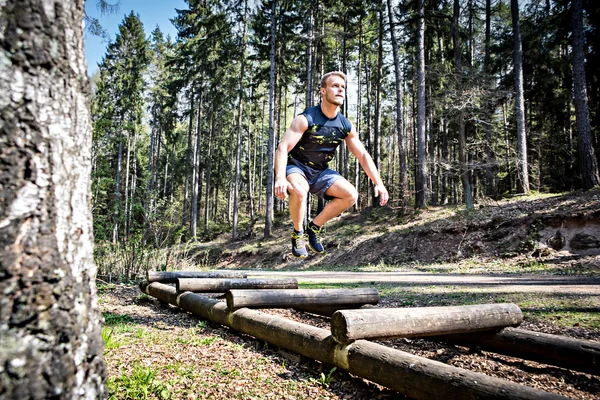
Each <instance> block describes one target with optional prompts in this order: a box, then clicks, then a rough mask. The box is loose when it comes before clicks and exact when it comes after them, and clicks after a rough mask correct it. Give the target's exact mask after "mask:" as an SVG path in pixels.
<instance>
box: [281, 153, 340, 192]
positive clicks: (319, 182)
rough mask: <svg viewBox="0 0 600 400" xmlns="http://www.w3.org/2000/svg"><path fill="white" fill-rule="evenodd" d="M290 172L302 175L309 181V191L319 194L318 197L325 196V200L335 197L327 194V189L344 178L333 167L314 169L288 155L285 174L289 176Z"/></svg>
mask: <svg viewBox="0 0 600 400" xmlns="http://www.w3.org/2000/svg"><path fill="white" fill-rule="evenodd" d="M289 174H300V175H302V176H303V177H304V178H305V179H306V181H307V182H308V187H309V192H310V193H312V194H315V195H317V197H322V198H325V200H331V199H332V198H333V197H331V196H326V195H325V192H326V191H327V189H329V188H330V187H331V185H333V184H334V183H335V181H337V180H338V179H343V177H342V176H341V175H340V174H338V173H337V172H336V171H334V170H332V169H329V168H327V169H324V170H321V169H314V168H311V167H309V166H308V165H304V164H302V163H301V162H299V161H297V160H295V159H293V158H291V157H288V160H287V167H286V169H285V176H288V175H289Z"/></svg>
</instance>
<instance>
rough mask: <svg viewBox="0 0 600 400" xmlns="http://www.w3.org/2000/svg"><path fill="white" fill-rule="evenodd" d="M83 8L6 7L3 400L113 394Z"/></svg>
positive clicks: (1, 80)
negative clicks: (93, 203) (105, 339)
mask: <svg viewBox="0 0 600 400" xmlns="http://www.w3.org/2000/svg"><path fill="white" fill-rule="evenodd" d="M83 16H84V2H83V1H82V0H75V1H51V0H46V1H41V0H31V1H27V2H23V1H16V0H8V1H3V2H1V3H0V21H2V22H1V23H0V92H1V93H3V95H1V96H0V138H1V139H0V141H1V143H2V145H1V146H0V158H1V159H2V163H0V187H2V201H0V249H1V250H0V293H2V296H0V349H1V350H0V397H1V398H6V399H41V398H48V399H50V398H61V399H98V398H105V397H106V390H105V387H104V383H105V380H106V378H105V370H104V364H103V362H102V349H103V344H102V339H101V335H100V314H99V312H98V304H97V299H96V291H95V290H96V289H95V281H94V280H95V275H96V266H95V264H94V259H93V238H92V217H91V210H90V171H91V159H90V156H91V141H92V129H91V120H90V112H89V95H90V85H89V81H88V79H87V76H86V70H87V66H86V63H85V58H84V53H83V29H82V28H83V23H82V21H83Z"/></svg>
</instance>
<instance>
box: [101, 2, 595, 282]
mask: <svg viewBox="0 0 600 400" xmlns="http://www.w3.org/2000/svg"><path fill="white" fill-rule="evenodd" d="M186 3H187V6H188V7H187V8H186V9H181V10H179V9H178V10H176V12H177V15H176V17H175V18H173V19H172V20H171V22H172V24H173V25H174V26H175V27H176V29H177V32H178V33H177V37H175V38H172V37H169V36H165V35H164V34H163V33H162V31H161V29H160V27H158V26H157V27H155V28H152V27H145V26H144V25H143V22H142V21H141V20H140V18H139V16H138V15H137V14H136V13H135V10H133V11H131V12H129V13H127V14H126V15H125V16H124V19H123V21H122V23H121V24H120V26H119V32H118V34H117V35H116V37H115V38H114V40H112V41H111V42H110V43H109V45H108V47H107V50H106V54H105V55H104V57H103V60H102V62H101V63H100V64H99V65H98V71H97V72H96V73H95V74H94V75H93V76H92V88H93V89H92V90H93V96H92V123H93V147H92V211H93V224H94V236H95V242H96V250H95V251H96V252H97V254H98V253H102V252H104V251H107V249H108V248H111V249H114V248H115V246H116V247H117V248H118V247H119V246H120V247H123V248H127V249H129V250H128V251H130V250H131V249H132V248H155V249H159V248H165V247H168V246H171V245H173V244H178V243H183V242H189V241H194V240H209V239H211V238H214V237H215V236H216V235H219V234H224V233H227V234H230V237H231V238H232V239H236V238H239V237H240V236H241V235H242V233H243V232H244V231H245V230H246V229H248V228H249V227H250V228H251V227H252V226H253V225H254V223H255V222H257V221H261V222H262V221H264V232H263V233H262V234H264V236H265V237H268V236H270V235H271V230H272V227H273V220H274V218H275V216H277V215H281V216H282V217H285V216H286V215H287V210H286V203H285V202H283V201H279V200H278V199H276V198H275V197H274V196H273V154H274V149H275V148H276V146H277V143H278V138H280V137H281V135H282V134H283V132H284V131H285V130H286V128H287V127H288V125H289V124H290V122H291V121H292V119H293V118H294V116H295V115H297V114H299V113H300V112H302V111H303V110H304V109H305V108H307V107H310V106H312V105H315V104H318V102H319V92H318V86H319V81H320V78H321V76H322V75H323V74H324V73H326V72H328V71H333V70H339V71H343V72H344V73H346V74H347V76H348V82H347V95H346V97H347V98H346V101H345V103H344V105H343V106H342V110H341V111H342V113H343V114H344V115H346V116H347V117H348V118H349V119H350V120H351V121H352V123H353V124H354V125H355V126H356V128H357V131H358V132H359V133H360V136H361V140H362V141H363V143H364V144H365V146H366V147H367V149H368V151H369V152H370V154H371V155H372V156H373V159H374V161H375V163H376V164H377V166H378V168H379V170H380V171H381V174H382V177H383V180H384V182H385V184H386V186H387V188H388V190H389V192H390V204H389V207H391V208H392V209H393V210H394V211H395V212H397V213H398V214H402V213H406V212H407V211H408V210H410V209H414V208H417V209H420V208H426V207H428V206H430V205H431V206H435V205H445V204H454V205H460V206H462V207H465V208H466V209H467V210H472V209H473V208H474V207H475V205H476V204H477V203H478V202H479V201H481V200H482V199H486V198H492V199H499V198H502V197H506V196H514V195H521V194H528V193H530V192H548V193H556V192H566V191H573V190H589V189H592V188H594V187H597V186H598V185H600V178H599V175H598V166H597V159H598V155H599V154H600V150H599V149H600V143H599V142H600V131H599V125H600V124H599V122H600V70H598V68H597V67H596V66H597V65H600V60H599V57H600V31H599V30H598V25H599V24H598V22H599V19H600V5H599V3H598V2H597V1H594V0H572V1H567V0H556V1H555V0H521V1H518V0H494V1H492V0H453V1H450V0H386V1H383V0H378V1H374V2H368V1H367V2H365V1H356V0H349V1H348V0H347V1H338V0H305V1H298V0H263V1H255V2H253V1H248V0H187V1H186ZM150 29H152V30H151V31H150ZM331 167H333V168H334V169H337V170H338V171H339V172H340V173H341V174H342V175H344V177H346V178H347V179H348V180H349V181H350V182H351V183H353V184H354V185H355V186H356V187H357V189H358V190H359V193H360V198H359V201H358V203H357V204H356V205H355V209H356V211H360V210H364V209H367V208H369V207H377V203H376V202H374V201H373V198H372V197H373V194H372V187H371V183H370V182H369V181H368V179H367V177H366V175H365V174H364V172H363V171H362V169H360V168H359V166H358V162H357V160H356V159H355V158H354V157H353V155H352V154H349V151H348V150H347V149H346V148H344V146H343V145H342V146H340V148H339V149H338V152H337V155H336V157H335V159H334V160H333V161H332V162H331ZM316 203H317V199H312V202H311V206H312V207H313V210H314V209H315V208H316V206H317V205H316ZM261 225H262V224H261ZM99 268H100V271H99V274H100V275H102V274H103V273H106V271H102V268H103V267H102V265H99ZM134 272H135V271H128V273H127V275H129V274H130V273H131V274H133V273H134Z"/></svg>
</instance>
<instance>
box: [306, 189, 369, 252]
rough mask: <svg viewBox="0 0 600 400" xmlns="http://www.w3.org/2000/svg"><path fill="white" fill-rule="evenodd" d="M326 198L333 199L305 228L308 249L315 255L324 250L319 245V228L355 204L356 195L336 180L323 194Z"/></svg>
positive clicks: (354, 190) (352, 190) (353, 190)
mask: <svg viewBox="0 0 600 400" xmlns="http://www.w3.org/2000/svg"><path fill="white" fill-rule="evenodd" d="M325 194H326V195H327V196H330V197H333V200H331V201H330V202H329V203H327V205H326V206H325V208H323V211H321V212H320V213H319V215H317V216H316V217H315V218H314V219H313V220H312V221H310V223H309V224H308V226H307V229H306V234H307V236H308V247H310V249H311V250H312V251H314V252H315V253H319V254H323V253H324V252H325V248H324V247H323V245H322V244H321V238H320V235H321V227H322V226H323V225H325V223H327V221H329V220H330V219H332V218H334V217H337V216H338V215H340V214H341V213H342V212H344V211H345V210H347V209H348V208H350V207H352V205H353V204H354V203H356V199H357V198H358V193H357V192H356V189H355V188H354V186H352V185H351V184H350V183H349V182H348V181H347V180H345V179H344V178H340V179H338V180H336V181H335V182H334V183H333V185H331V186H330V187H329V189H327V191H326V192H325Z"/></svg>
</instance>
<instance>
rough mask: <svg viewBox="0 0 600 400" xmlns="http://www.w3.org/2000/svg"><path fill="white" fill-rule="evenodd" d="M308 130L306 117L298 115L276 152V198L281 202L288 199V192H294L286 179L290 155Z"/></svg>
mask: <svg viewBox="0 0 600 400" xmlns="http://www.w3.org/2000/svg"><path fill="white" fill-rule="evenodd" d="M307 129H308V120H307V119H306V117H305V116H304V115H298V116H297V117H296V118H294V120H293V121H292V124H291V125H290V127H289V128H288V129H287V130H286V131H285V133H284V134H283V137H282V138H281V140H280V141H279V146H277V150H276V151H275V196H276V197H277V198H279V199H281V200H283V199H285V198H286V197H287V192H288V190H294V188H293V187H292V185H291V184H290V183H289V182H288V180H287V179H286V177H285V167H286V166H287V157H288V153H289V152H290V151H292V149H293V148H294V146H296V144H297V143H298V142H299V141H300V139H301V138H302V135H303V134H304V132H305V131H306V130H307Z"/></svg>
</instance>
